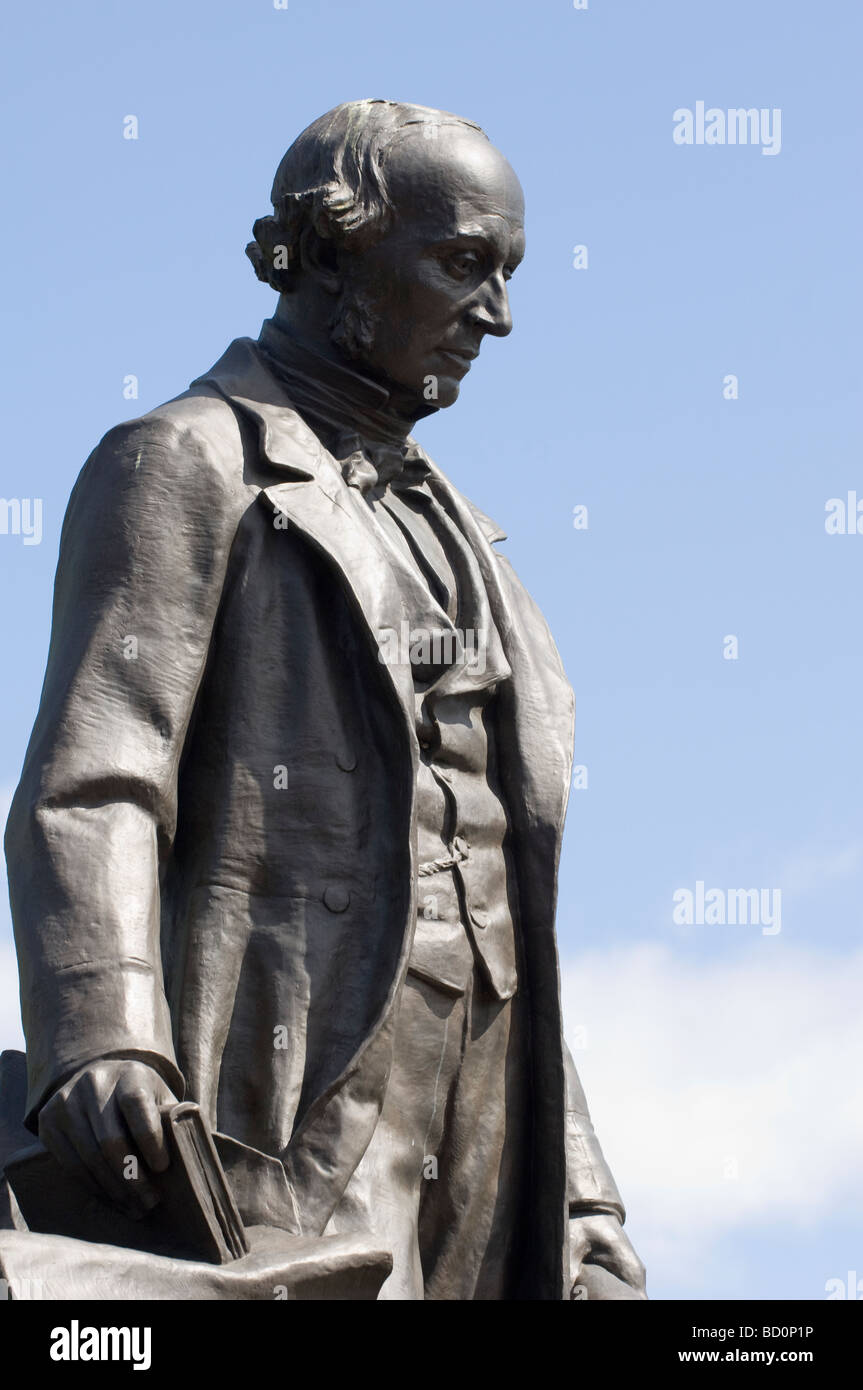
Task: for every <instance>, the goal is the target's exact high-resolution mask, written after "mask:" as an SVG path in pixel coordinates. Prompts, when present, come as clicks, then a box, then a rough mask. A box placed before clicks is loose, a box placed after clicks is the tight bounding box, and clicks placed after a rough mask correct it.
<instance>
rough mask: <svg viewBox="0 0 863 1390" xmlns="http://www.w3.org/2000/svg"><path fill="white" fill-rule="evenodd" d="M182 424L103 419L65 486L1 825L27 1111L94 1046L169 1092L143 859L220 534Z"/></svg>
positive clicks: (167, 1025)
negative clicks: (102, 428)
mask: <svg viewBox="0 0 863 1390" xmlns="http://www.w3.org/2000/svg"><path fill="white" fill-rule="evenodd" d="M205 453H206V451H205V449H204V445H203V443H202V441H201V440H200V438H199V437H198V436H197V434H196V433H195V432H193V431H190V430H189V429H186V428H182V427H180V426H178V425H177V424H175V423H174V422H173V421H171V420H170V419H165V418H164V417H158V416H151V417H148V418H147V419H145V420H143V421H133V422H131V423H129V424H128V425H122V426H119V427H118V428H117V429H115V430H112V431H111V432H110V433H109V434H108V435H106V437H105V439H104V440H103V441H102V443H101V444H100V445H99V446H98V448H97V449H96V450H95V451H94V453H93V454H92V455H91V456H90V458H89V459H88V461H87V463H86V465H85V466H84V469H83V471H82V473H81V475H80V477H79V479H78V482H77V484H76V486H75V488H74V491H73V493H72V497H71V500H70V503H69V507H68V510H67V513H66V518H65V521H64V525H63V532H62V536H61V543H60V558H59V562H58V568H57V577H56V584H55V595H54V613H53V623H52V635H51V644H50V650H49V656H48V665H47V671H46V675H45V682H44V686H43V691H42V699H41V704H40V708H39V713H38V716H37V720H36V725H35V728H34V730H33V735H32V738H31V740H30V745H29V748H28V751H27V755H26V759H25V763H24V769H23V772H22V777H21V782H20V785H19V787H18V790H17V792H16V795H15V797H14V799H13V803H12V809H11V812H10V816H9V821H8V826H7V832H6V855H7V860H8V866H9V888H10V898H11V903H12V915H13V922H14V928H15V939H16V947H17V951H18V958H19V966H20V975H21V1000H22V1014H23V1020H24V1030H25V1034H26V1038H27V1058H28V1082H29V1092H28V1099H27V1123H28V1124H29V1126H30V1127H31V1128H33V1129H35V1128H36V1126H37V1119H38V1111H39V1108H40V1106H41V1105H42V1104H43V1103H44V1102H45V1100H46V1099H47V1098H48V1097H49V1096H50V1095H51V1094H52V1092H53V1091H55V1090H56V1089H57V1087H59V1086H61V1085H62V1084H63V1082H64V1081H65V1080H66V1079H68V1078H69V1077H70V1076H71V1075H73V1073H75V1072H76V1071H77V1070H78V1069H79V1068H80V1067H82V1066H83V1065H85V1064H87V1063H88V1062H90V1061H92V1060H94V1059H97V1058H109V1057H128V1058H135V1059H140V1060H142V1061H145V1062H147V1063H148V1064H149V1065H150V1066H152V1067H153V1068H155V1069H156V1070H157V1071H158V1072H160V1074H161V1075H162V1077H163V1079H164V1080H165V1082H166V1083H167V1084H168V1085H169V1087H170V1088H171V1090H172V1091H173V1092H174V1093H175V1094H177V1095H180V1096H182V1093H183V1085H184V1084H183V1079H182V1077H181V1076H180V1074H179V1071H178V1069H177V1064H176V1059H175V1056H174V1051H173V1044H172V1029H171V1018H170V1012H169V1008H168V1004H167V1001H166V998H165V992H164V987H163V980H162V963H161V954H160V940H159V929H160V893H159V866H160V863H161V862H162V861H163V859H164V857H165V855H166V854H167V852H168V851H169V849H170V846H171V843H172V840H173V836H174V830H175V822H176V813H177V770H178V764H179V760H180V756H181V753H182V748H183V743H184V739H185V734H186V729H187V726H188V723H189V720H190V717H191V713H192V709H193V706H194V701H195V697H196V694H197V690H198V687H199V684H200V681H201V677H202V673H203V669H204V664H205V661H206V657H207V651H208V647H209V641H210V634H211V631H212V625H213V622H214V619H215V615H216V612H217V609H218V605H219V601H220V597H221V589H222V585H223V582H224V575H225V571H226V567H227V556H228V553H229V549H230V543H231V540H232V538H233V536H232V532H231V527H230V525H229V514H228V509H227V508H226V506H225V505H224V496H223V494H224V488H223V487H222V486H221V484H220V482H219V478H218V475H217V472H216V470H215V469H213V468H212V467H211V466H210V467H208V464H207V459H206V456H205Z"/></svg>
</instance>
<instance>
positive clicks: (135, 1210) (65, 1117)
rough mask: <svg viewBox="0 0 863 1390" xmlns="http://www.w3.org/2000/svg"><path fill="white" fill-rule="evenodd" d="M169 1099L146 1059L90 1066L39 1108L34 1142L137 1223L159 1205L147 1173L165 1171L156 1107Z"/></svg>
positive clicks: (167, 1090) (172, 1098)
mask: <svg viewBox="0 0 863 1390" xmlns="http://www.w3.org/2000/svg"><path fill="white" fill-rule="evenodd" d="M173 1101H176V1096H175V1095H174V1093H173V1092H172V1091H171V1089H170V1087H169V1086H168V1085H167V1084H166V1083H165V1082H164V1081H163V1080H162V1078H161V1076H160V1075H159V1073H158V1072H157V1071H154V1069H153V1068H152V1067H149V1066H147V1064H146V1063H145V1062H138V1061H133V1060H129V1059H122V1058H113V1059H107V1060H103V1061H96V1062H89V1063H88V1064H87V1066H85V1067H81V1069H80V1070H79V1071H77V1072H76V1073H75V1075H74V1076H72V1077H70V1078H69V1080H68V1081H67V1082H66V1083H65V1085H63V1086H61V1087H60V1089H59V1090H58V1091H56V1092H55V1093H54V1095H53V1096H52V1097H51V1099H50V1100H49V1101H47V1103H46V1104H45V1105H44V1106H43V1108H42V1110H41V1112H40V1115H39V1138H40V1139H41V1140H42V1143H43V1144H44V1145H45V1147H46V1149H48V1150H49V1151H50V1152H51V1153H52V1154H53V1155H54V1157H55V1158H56V1159H57V1162H58V1163H61V1164H62V1165H63V1167H64V1168H65V1169H66V1170H67V1172H70V1173H74V1175H75V1177H76V1178H78V1179H79V1180H80V1181H81V1182H82V1183H83V1184H84V1185H85V1186H86V1187H87V1188H88V1189H89V1191H90V1192H92V1193H93V1194H94V1195H95V1196H98V1197H101V1199H102V1200H103V1201H105V1200H106V1199H107V1200H108V1201H109V1202H110V1203H111V1204H112V1205H114V1206H117V1207H119V1208H120V1209H121V1210H123V1211H125V1212H126V1213H127V1214H129V1215H131V1216H134V1217H136V1218H140V1217H142V1216H143V1215H144V1214H145V1212H147V1211H149V1210H151V1209H152V1208H153V1207H154V1206H155V1205H156V1204H157V1202H158V1201H159V1196H158V1193H157V1192H156V1190H155V1188H154V1187H153V1185H152V1183H150V1182H149V1181H148V1178H147V1170H148V1169H151V1170H152V1171H153V1172H156V1173H161V1172H164V1170H165V1169H166V1168H167V1167H168V1163H169V1155H168V1150H167V1146H166V1144H165V1138H164V1134H163V1131H162V1120H161V1117H160V1115H159V1106H160V1105H166V1104H171V1103H172V1102H173Z"/></svg>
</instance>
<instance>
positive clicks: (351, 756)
mask: <svg viewBox="0 0 863 1390" xmlns="http://www.w3.org/2000/svg"><path fill="white" fill-rule="evenodd" d="M335 756H336V766H337V767H340V768H341V770H342V772H353V770H354V768H355V767H356V765H357V755H356V753H355V752H354V750H353V748H341V749H338V750H337V751H336V755H335Z"/></svg>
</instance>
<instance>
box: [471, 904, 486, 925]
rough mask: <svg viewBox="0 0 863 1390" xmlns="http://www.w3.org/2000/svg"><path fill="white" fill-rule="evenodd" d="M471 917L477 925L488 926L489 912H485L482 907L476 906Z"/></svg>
mask: <svg viewBox="0 0 863 1390" xmlns="http://www.w3.org/2000/svg"><path fill="white" fill-rule="evenodd" d="M470 918H471V921H472V922H473V924H474V926H475V927H487V926H488V913H487V912H483V910H482V908H479V907H477V908H474V910H473V912H472V913H471V914H470Z"/></svg>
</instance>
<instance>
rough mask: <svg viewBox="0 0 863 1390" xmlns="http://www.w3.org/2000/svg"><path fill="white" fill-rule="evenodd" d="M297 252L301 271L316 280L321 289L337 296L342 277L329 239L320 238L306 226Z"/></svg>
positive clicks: (311, 228)
mask: <svg viewBox="0 0 863 1390" xmlns="http://www.w3.org/2000/svg"><path fill="white" fill-rule="evenodd" d="M298 250H299V260H300V267H301V269H302V270H303V271H304V272H305V273H306V274H307V275H311V276H312V277H313V278H314V279H315V280H317V282H318V284H319V285H320V286H321V288H322V289H324V290H327V291H328V292H329V293H330V294H338V293H339V291H340V290H341V288H342V280H343V275H342V272H341V269H340V268H339V254H338V249H337V247H336V245H335V243H334V242H333V241H332V240H331V239H330V238H329V237H322V236H321V235H320V234H319V233H318V232H316V231H315V229H314V227H308V226H306V227H304V228H303V230H302V231H301V233H300V239H299V247H298Z"/></svg>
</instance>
